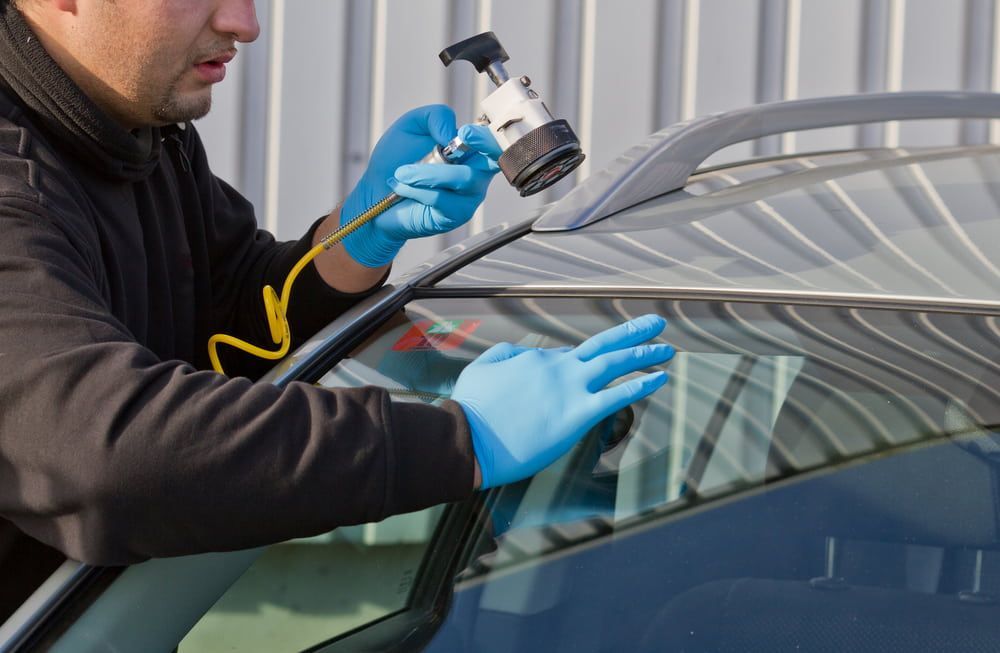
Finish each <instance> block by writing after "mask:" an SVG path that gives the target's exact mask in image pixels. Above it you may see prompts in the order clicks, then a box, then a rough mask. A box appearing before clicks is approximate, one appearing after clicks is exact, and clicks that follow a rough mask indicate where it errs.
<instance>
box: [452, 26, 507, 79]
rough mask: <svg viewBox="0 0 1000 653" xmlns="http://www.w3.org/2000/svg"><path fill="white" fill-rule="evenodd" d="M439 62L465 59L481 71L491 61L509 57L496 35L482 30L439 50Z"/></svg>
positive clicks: (498, 61) (502, 60)
mask: <svg viewBox="0 0 1000 653" xmlns="http://www.w3.org/2000/svg"><path fill="white" fill-rule="evenodd" d="M438 56H439V57H441V63H443V64H444V65H446V66H447V65H449V64H450V63H451V62H452V61H457V60H465V61H468V62H469V63H471V64H472V65H473V66H475V67H476V72H478V73H481V72H483V71H484V70H486V68H487V67H488V66H489V65H490V64H492V63H503V62H505V61H507V60H508V59H510V57H509V56H507V51H506V50H504V49H503V46H502V45H500V41H498V40H497V35H496V34H494V33H493V32H483V33H482V34H477V35H476V36H473V37H472V38H468V39H465V40H464V41H459V42H458V43H456V44H455V45H452V46H450V47H447V48H445V49H444V50H441V54H439V55H438Z"/></svg>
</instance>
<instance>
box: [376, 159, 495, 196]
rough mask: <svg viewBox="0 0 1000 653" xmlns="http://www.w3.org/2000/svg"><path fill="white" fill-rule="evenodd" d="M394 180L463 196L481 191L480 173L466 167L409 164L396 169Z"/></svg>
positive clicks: (440, 164) (439, 164) (438, 164)
mask: <svg viewBox="0 0 1000 653" xmlns="http://www.w3.org/2000/svg"><path fill="white" fill-rule="evenodd" d="M394 176H395V179H396V180H397V181H399V182H402V183H404V184H406V185H407V186H415V187H417V188H430V189H444V190H452V191H456V192H459V193H463V194H467V195H468V194H472V193H478V192H479V191H480V190H481V187H480V181H481V179H480V178H481V176H482V173H481V172H477V171H475V170H473V169H472V168H470V167H469V166H466V165H454V164H443V163H411V164H408V165H404V166H399V167H398V168H396V174H395V175H394Z"/></svg>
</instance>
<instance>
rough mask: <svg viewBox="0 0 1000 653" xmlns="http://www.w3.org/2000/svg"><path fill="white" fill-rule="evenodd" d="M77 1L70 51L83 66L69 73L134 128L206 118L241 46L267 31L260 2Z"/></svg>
mask: <svg viewBox="0 0 1000 653" xmlns="http://www.w3.org/2000/svg"><path fill="white" fill-rule="evenodd" d="M76 4H77V7H78V11H77V13H76V14H75V18H74V21H75V24H74V32H75V33H73V34H72V35H71V38H70V39H69V41H70V42H71V43H72V46H71V47H72V52H70V53H69V54H70V56H71V57H72V59H74V60H75V62H74V64H73V65H78V66H79V68H78V70H77V71H76V73H77V74H73V71H71V70H68V71H67V72H70V74H71V76H73V77H74V79H75V81H77V83H78V84H80V85H81V86H82V87H83V90H84V91H85V92H86V93H87V94H88V95H89V96H90V97H91V98H92V99H94V100H95V101H96V102H97V103H98V104H99V105H101V106H102V108H104V109H105V110H106V111H107V112H108V113H110V114H111V115H112V116H113V117H114V118H116V119H117V120H118V121H119V122H121V123H122V124H123V125H124V126H126V127H129V128H133V127H138V126H142V125H162V124H169V123H174V122H183V121H186V120H193V119H195V118H200V117H202V116H204V115H205V114H206V113H208V110H209V107H210V106H211V102H212V85H213V84H215V83H216V82H219V81H221V80H222V77H223V76H224V75H225V63H226V62H228V61H229V60H230V59H232V57H233V56H234V55H235V54H236V48H235V44H236V42H249V41H253V40H254V39H256V38H257V35H258V34H259V32H260V27H259V25H258V24H257V16H256V14H255V12H254V2H253V0H77V2H76ZM60 64H63V62H62V61H60ZM64 67H66V66H65V65H64ZM80 77H82V78H83V79H80Z"/></svg>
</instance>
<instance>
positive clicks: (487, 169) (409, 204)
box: [340, 104, 501, 268]
mask: <svg viewBox="0 0 1000 653" xmlns="http://www.w3.org/2000/svg"><path fill="white" fill-rule="evenodd" d="M456 133H459V134H460V135H461V137H462V140H463V141H464V142H465V143H466V144H467V145H468V146H469V148H470V150H471V151H470V152H469V153H468V154H466V157H465V159H464V160H462V162H461V163H457V164H434V163H423V164H418V163H416V162H417V161H419V160H420V159H422V158H424V156H426V155H427V154H428V153H429V152H430V151H431V150H432V149H433V148H434V146H435V145H447V144H448V142H449V141H450V140H451V139H452V138H454V137H455V134H456ZM500 154H501V150H500V146H499V145H497V142H496V139H494V138H493V134H491V133H490V130H489V129H488V128H487V127H484V126H482V125H463V126H462V128H461V130H458V131H456V129H455V113H454V112H453V111H452V110H451V109H450V108H449V107H447V106H444V105H441V104H435V105H429V106H426V107H420V108H419V109H414V110H413V111H410V112H408V113H406V114H404V115H403V116H402V117H401V118H399V119H398V120H397V121H396V122H394V123H393V124H392V126H391V127H389V129H388V130H386V132H385V134H383V135H382V138H380V139H379V141H378V143H377V144H376V145H375V149H374V150H373V151H372V155H371V159H370V160H369V163H368V169H367V170H365V173H364V175H362V176H361V180H360V181H359V182H358V184H357V186H355V187H354V190H352V191H351V193H350V195H348V196H347V199H346V200H344V204H343V206H342V207H341V210H340V223H341V224H342V225H343V224H344V223H346V222H348V221H349V220H351V219H353V218H355V217H357V216H358V215H360V214H361V213H363V212H364V211H366V210H367V209H369V208H371V207H372V206H373V205H374V204H375V203H376V202H378V201H379V200H381V199H382V198H384V197H385V196H386V195H388V194H389V193H390V192H395V193H396V194H397V195H401V196H403V197H406V198H409V199H405V200H403V201H402V202H400V203H398V204H396V205H395V206H393V207H391V208H390V209H389V210H387V211H386V212H385V213H383V214H382V215H380V216H378V217H377V218H375V219H374V220H372V221H371V222H369V223H367V224H366V225H364V226H363V227H361V228H360V229H358V230H357V231H356V232H354V233H353V234H351V235H349V236H348V237H347V238H345V239H344V241H343V242H344V247H345V248H346V249H347V253H348V254H350V255H351V258H353V259H354V260H355V261H357V262H358V263H360V264H362V265H364V266H367V267H372V268H375V267H380V266H383V265H386V264H387V263H389V262H390V261H392V259H393V258H395V256H396V253H397V252H399V249H400V248H401V247H402V246H403V244H404V243H405V242H406V241H407V239H409V238H420V237H422V236H433V235H435V234H440V233H444V232H446V231H451V230H452V229H454V228H456V227H460V226H462V225H463V224H465V223H466V222H468V221H469V219H470V218H471V217H472V214H473V213H475V211H476V208H477V207H478V206H479V205H480V204H481V203H482V201H483V198H484V197H485V196H486V189H487V188H488V187H489V184H490V180H492V179H493V176H494V175H495V174H496V173H497V171H498V170H499V169H500V167H499V165H498V164H497V162H496V160H497V159H498V158H500Z"/></svg>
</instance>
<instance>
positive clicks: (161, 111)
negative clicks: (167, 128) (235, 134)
mask: <svg viewBox="0 0 1000 653" xmlns="http://www.w3.org/2000/svg"><path fill="white" fill-rule="evenodd" d="M180 81H181V76H180V75H178V76H177V77H176V78H175V79H174V81H173V82H172V83H171V84H170V85H169V86H168V87H167V89H166V91H164V93H163V95H162V96H161V97H160V99H159V101H158V102H156V103H155V104H154V105H153V118H154V119H155V120H157V121H158V122H161V123H163V124H167V125H169V124H172V123H182V122H188V121H191V120H197V119H199V118H204V117H205V115H207V114H208V112H209V110H210V109H211V108H212V94H211V91H209V93H207V94H204V95H199V96H197V97H192V98H184V97H183V96H182V95H181V94H180V93H179V92H178V91H177V87H178V85H179V83H180Z"/></svg>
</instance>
